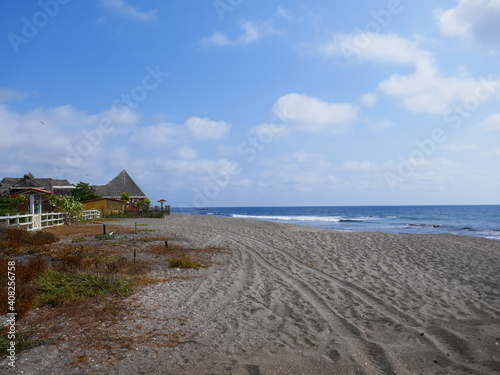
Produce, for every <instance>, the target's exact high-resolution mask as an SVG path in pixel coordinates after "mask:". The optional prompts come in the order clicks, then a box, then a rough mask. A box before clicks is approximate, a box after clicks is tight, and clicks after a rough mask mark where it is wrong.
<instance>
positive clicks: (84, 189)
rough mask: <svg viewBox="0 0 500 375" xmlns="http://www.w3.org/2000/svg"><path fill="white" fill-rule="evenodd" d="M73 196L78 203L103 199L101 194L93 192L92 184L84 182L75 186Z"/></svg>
mask: <svg viewBox="0 0 500 375" xmlns="http://www.w3.org/2000/svg"><path fill="white" fill-rule="evenodd" d="M71 194H72V195H73V198H75V199H76V200H77V201H78V202H85V201H90V200H92V199H98V198H101V196H100V195H99V194H96V193H95V192H94V191H93V190H92V187H91V186H90V184H88V183H86V182H82V181H80V182H79V183H78V184H76V185H75V189H74V190H73V192H72V193H71Z"/></svg>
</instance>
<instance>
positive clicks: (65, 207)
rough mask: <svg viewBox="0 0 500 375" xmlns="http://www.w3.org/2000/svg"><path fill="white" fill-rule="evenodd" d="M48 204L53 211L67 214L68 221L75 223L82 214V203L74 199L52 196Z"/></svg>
mask: <svg viewBox="0 0 500 375" xmlns="http://www.w3.org/2000/svg"><path fill="white" fill-rule="evenodd" d="M50 204H51V205H52V208H53V210H54V211H58V212H67V213H68V221H71V222H72V221H75V220H76V219H77V218H78V217H79V216H81V215H82V212H83V203H82V202H79V201H77V200H76V198H75V197H68V196H64V195H53V196H52V197H50Z"/></svg>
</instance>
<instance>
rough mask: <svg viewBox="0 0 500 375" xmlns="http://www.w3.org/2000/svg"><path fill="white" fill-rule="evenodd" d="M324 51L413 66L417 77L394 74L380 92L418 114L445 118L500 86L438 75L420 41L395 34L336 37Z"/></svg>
mask: <svg viewBox="0 0 500 375" xmlns="http://www.w3.org/2000/svg"><path fill="white" fill-rule="evenodd" d="M360 38H361V39H360ZM360 40H361V41H363V43H362V42H361V41H360ZM321 50H322V52H323V53H324V54H325V55H327V56H330V55H338V54H345V53H346V51H348V52H349V53H350V54H352V55H353V56H355V57H357V58H358V59H359V60H361V61H372V62H381V63H394V64H403V65H412V66H414V67H415V72H414V73H411V74H406V75H401V74H393V75H392V76H391V77H390V78H389V79H387V80H385V81H382V82H380V84H379V87H378V88H379V90H380V91H382V92H383V93H385V94H386V95H389V96H393V97H395V98H398V99H401V100H402V102H403V105H404V107H405V108H406V109H407V110H408V111H410V112H415V113H431V114H442V113H444V112H446V111H447V110H448V109H449V108H450V106H452V105H453V104H455V103H458V102H460V103H462V102H463V101H464V100H466V99H468V98H470V97H474V98H478V99H479V97H478V95H477V92H478V90H482V95H481V97H482V98H486V99H487V98H489V97H491V96H492V95H493V92H491V91H490V92H488V93H484V89H485V88H486V87H487V86H489V87H497V86H498V85H500V80H495V79H492V78H488V79H478V78H474V77H469V76H464V75H463V74H461V75H459V76H450V77H446V76H444V75H443V74H442V73H441V72H440V71H439V68H438V67H437V65H436V63H435V61H434V56H433V55H432V54H431V53H429V52H428V51H425V50H422V49H421V48H420V46H419V43H418V42H417V41H411V40H408V39H405V38H402V37H400V36H398V35H394V34H391V35H380V34H362V35H344V34H342V35H337V36H336V37H335V38H334V39H333V40H332V41H331V42H329V43H326V44H325V45H323V46H322V47H321ZM481 100H483V99H481Z"/></svg>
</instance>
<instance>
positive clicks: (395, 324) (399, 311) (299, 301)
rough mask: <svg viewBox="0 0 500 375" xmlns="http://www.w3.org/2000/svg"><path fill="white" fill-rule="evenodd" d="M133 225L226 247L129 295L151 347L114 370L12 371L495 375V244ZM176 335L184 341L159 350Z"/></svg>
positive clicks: (247, 223)
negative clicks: (208, 261) (203, 263)
mask: <svg viewBox="0 0 500 375" xmlns="http://www.w3.org/2000/svg"><path fill="white" fill-rule="evenodd" d="M135 221H137V222H139V223H147V224H148V228H154V229H157V230H158V232H157V233H155V234H154V235H157V234H158V235H165V236H171V237H176V238H178V239H182V240H183V241H185V242H187V243H188V244H189V245H192V246H219V247H224V248H226V249H228V251H225V252H222V253H219V254H216V255H214V259H213V262H214V264H213V265H212V266H211V267H210V268H208V269H204V270H200V271H194V270H190V271H188V273H189V275H195V276H198V275H199V276H200V277H195V278H191V279H185V280H177V281H174V282H166V283H160V284H155V285H151V286H148V287H146V288H145V289H143V290H142V291H141V292H140V293H139V294H136V295H135V296H133V297H131V298H130V301H129V303H130V305H131V306H133V307H134V309H133V310H132V313H131V315H130V316H129V319H128V322H126V324H127V325H126V327H128V329H129V330H130V329H132V330H134V331H144V332H145V331H147V332H150V333H151V338H150V340H149V341H148V342H146V343H144V344H143V345H142V346H140V347H137V348H134V349H135V350H132V351H130V352H128V353H127V354H126V355H124V356H122V358H120V359H119V360H116V359H114V360H113V359H112V356H107V355H106V354H105V353H100V352H97V351H96V352H95V353H93V354H91V355H90V357H91V358H90V359H89V361H88V362H87V363H86V364H85V366H83V367H79V368H73V369H71V368H68V353H70V352H71V350H76V349H74V348H73V349H72V348H71V347H67V346H66V347H65V346H63V345H62V346H54V345H52V346H50V345H48V346H42V347H38V348H35V349H32V350H29V351H27V352H25V353H24V354H21V355H19V356H18V367H17V369H16V373H24V374H73V373H74V374H79V373H89V374H90V373H95V374H116V375H118V374H175V375H182V374H186V375H188V374H189V375H191V374H193V375H194V374H196V375H199V374H242V375H258V374H261V375H264V374H294V375H295V374H296V375H302V374H315V375H319V374H495V373H499V374H500V342H499V341H500V290H499V284H500V241H492V240H486V239H480V238H473V237H463V236H454V235H394V234H384V233H347V232H335V231H328V230H322V229H316V228H309V227H301V226H293V225H286V224H277V223H266V222H259V221H252V220H243V219H227V218H219V217H209V216H190V215H180V214H174V215H171V216H169V217H166V218H165V219H163V220H158V219H141V220H126V221H123V222H121V224H122V225H129V226H133V225H134V222H135ZM176 272H181V271H178V270H174V269H166V270H165V273H164V276H167V275H169V274H170V275H171V274H175V273H176ZM176 331H178V332H179V335H180V336H179V337H181V336H182V340H181V341H182V342H183V343H182V344H181V345H179V346H177V347H175V348H168V347H164V346H162V345H159V342H161V337H162V335H164V334H167V333H168V334H171V333H172V332H176ZM106 358H108V359H109V360H107V359H106ZM2 369H3V370H5V361H3V363H1V364H0V372H1V371H2Z"/></svg>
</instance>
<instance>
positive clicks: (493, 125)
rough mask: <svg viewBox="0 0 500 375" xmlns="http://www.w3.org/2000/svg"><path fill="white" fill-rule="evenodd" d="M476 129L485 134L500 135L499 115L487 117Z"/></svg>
mask: <svg viewBox="0 0 500 375" xmlns="http://www.w3.org/2000/svg"><path fill="white" fill-rule="evenodd" d="M478 127H479V128H480V129H482V130H483V131H485V132H487V133H500V113H497V114H495V115H491V116H489V117H487V118H486V119H485V120H484V121H483V122H481V123H480V124H478Z"/></svg>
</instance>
